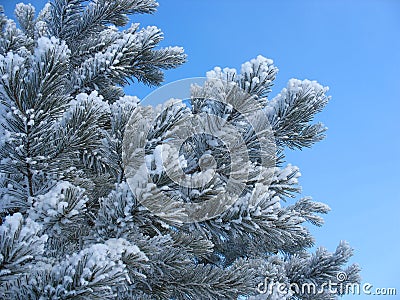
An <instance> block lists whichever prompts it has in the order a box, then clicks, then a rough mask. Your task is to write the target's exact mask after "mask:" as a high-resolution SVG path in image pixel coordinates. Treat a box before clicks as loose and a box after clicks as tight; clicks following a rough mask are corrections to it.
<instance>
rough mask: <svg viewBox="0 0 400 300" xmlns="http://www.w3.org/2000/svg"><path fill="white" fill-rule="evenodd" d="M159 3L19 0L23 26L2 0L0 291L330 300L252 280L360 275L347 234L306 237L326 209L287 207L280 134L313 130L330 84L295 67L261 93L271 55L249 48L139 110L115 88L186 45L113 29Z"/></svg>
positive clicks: (169, 62)
mask: <svg viewBox="0 0 400 300" xmlns="http://www.w3.org/2000/svg"><path fill="white" fill-rule="evenodd" d="M157 6H158V4H157V2H155V1H154V0H117V1H110V0H92V1H82V0H53V1H52V2H51V3H49V4H47V5H46V6H45V7H44V8H43V9H42V10H41V11H40V12H39V13H38V14H36V12H35V8H34V7H33V6H31V5H25V4H18V5H17V7H16V9H15V16H16V18H17V21H18V25H17V24H16V23H15V22H14V21H13V20H10V19H8V18H7V17H6V16H5V15H4V12H3V11H2V10H1V12H0V33H1V35H0V100H1V106H2V107H1V109H0V113H1V125H2V129H1V132H0V134H1V142H0V197H1V202H0V214H1V223H2V224H1V226H0V298H9V299H238V298H240V297H241V298H249V299H336V297H337V296H338V295H339V294H340V293H341V292H342V291H337V293H334V294H333V293H331V292H330V291H328V290H327V289H326V287H325V289H324V290H323V291H322V293H319V294H318V295H315V294H310V293H307V292H304V291H301V290H296V289H289V290H288V291H287V292H288V293H287V294H283V293H279V291H277V290H276V288H272V289H271V290H265V293H263V291H262V289H263V288H265V287H266V283H267V282H268V283H270V282H274V283H280V284H285V285H287V286H290V285H291V284H292V286H293V285H298V286H301V285H302V284H310V283H312V284H315V285H316V286H321V285H323V283H326V282H328V281H331V282H333V283H339V282H342V283H347V282H348V283H355V282H358V281H359V276H358V272H359V268H358V266H357V265H350V266H348V267H346V264H347V263H348V261H349V258H350V257H351V255H352V249H351V248H350V247H349V245H348V244H347V243H345V242H341V243H340V244H339V246H338V247H337V249H336V251H335V252H333V253H329V252H328V251H327V250H326V249H324V248H319V249H318V250H317V251H316V252H315V253H314V254H310V253H309V251H308V249H309V248H310V247H311V246H313V245H314V239H313V237H312V236H311V234H310V232H309V231H308V229H307V227H306V225H305V223H306V222H309V223H311V224H314V225H317V226H320V225H322V224H323V219H322V218H321V217H320V216H319V215H318V214H321V213H322V214H324V213H327V212H328V211H329V207H328V206H327V205H325V204H323V203H319V202H314V201H313V200H312V199H311V198H309V197H307V198H302V199H299V200H297V201H294V203H293V204H291V205H286V206H284V205H283V202H284V201H285V199H289V198H296V197H297V195H298V194H299V192H300V187H299V185H298V178H299V176H300V173H299V169H298V168H297V167H294V166H292V165H286V166H285V165H284V163H285V162H284V161H285V157H284V149H285V147H288V148H291V149H301V148H303V147H311V146H312V145H313V144H314V143H315V142H318V141H320V140H322V139H323V137H324V131H325V127H324V126H323V125H322V124H319V123H316V124H314V123H312V122H313V118H314V115H315V114H316V113H318V112H319V111H321V110H322V109H323V108H324V106H325V105H326V104H327V102H328V100H329V97H327V96H326V92H327V88H324V87H322V86H321V85H319V84H318V83H316V82H311V81H308V80H304V81H299V80H290V81H289V83H288V86H287V87H286V88H284V89H283V90H282V92H281V93H280V94H278V95H277V96H276V97H275V98H273V99H272V100H268V95H269V92H270V90H271V87H272V84H273V81H274V79H275V76H276V74H277V71H278V70H277V68H276V67H275V66H274V65H273V62H272V61H271V60H269V59H266V58H264V57H262V56H259V57H257V58H256V59H253V60H251V61H249V62H246V63H244V64H243V65H242V68H241V72H240V73H238V72H237V71H236V70H234V69H224V70H221V69H220V68H215V69H214V70H212V71H210V72H209V73H208V74H207V80H206V81H205V83H204V85H203V86H193V87H192V91H191V98H190V99H189V100H188V102H187V103H185V102H182V101H171V102H168V103H166V104H165V105H164V106H163V107H162V108H160V109H154V108H152V107H144V106H143V105H141V103H140V100H139V99H138V98H137V97H133V96H128V95H125V93H124V90H123V87H124V86H125V85H127V84H129V83H130V82H134V81H137V82H142V83H144V84H148V85H159V84H160V83H161V82H162V81H163V70H166V69H171V68H175V67H177V66H179V65H181V64H182V63H184V61H185V58H186V56H185V54H184V52H183V49H182V48H180V47H166V48H159V47H158V44H159V42H160V41H161V40H162V39H163V35H162V32H161V31H160V30H159V29H158V28H156V27H147V28H140V25H139V24H131V25H130V27H127V26H126V25H128V23H129V20H130V19H129V16H130V15H134V14H141V13H153V12H155V10H156V8H157ZM121 27H125V28H127V29H125V30H121V29H119V28H121ZM189 125H190V126H192V127H189ZM190 131H191V132H192V134H191V135H190ZM193 133H194V134H193ZM188 136H190V138H187V137H188ZM178 146H180V147H178ZM177 166H179V168H177ZM210 170H211V171H212V172H211V171H210ZM182 182H183V183H187V184H182ZM226 195H228V196H226ZM232 199H233V200H235V201H232ZM207 201H214V202H207ZM204 203H212V205H207V210H206V211H203V210H202V207H203V206H202V204H204ZM193 207H194V210H191V208H193ZM207 213H208V215H207ZM339 273H340V274H342V275H343V276H344V277H345V280H342V279H341V278H338V274H339Z"/></svg>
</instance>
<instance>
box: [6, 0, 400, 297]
mask: <svg viewBox="0 0 400 300" xmlns="http://www.w3.org/2000/svg"><path fill="white" fill-rule="evenodd" d="M17 2H19V1H9V0H7V1H5V0H0V3H1V4H3V5H4V6H5V8H6V14H7V15H9V16H11V14H12V8H13V6H14V5H15V3H17ZM31 3H32V4H34V5H35V6H36V7H37V8H39V7H41V6H42V5H43V3H45V1H42V0H36V1H31ZM399 16H400V1H397V0H375V1H372V0H362V1H361V0H359V1H357V0H352V1H349V0H330V1H328V0H315V1H311V0H304V1H295V0H281V1H265V0H250V1H235V0H230V1H229V0H219V1H211V0H202V1H178V0H168V1H162V0H161V1H160V7H159V10H158V12H157V13H156V14H155V15H152V16H136V17H134V18H133V21H135V22H140V23H142V24H143V25H156V26H158V27H160V28H161V29H162V30H163V32H164V34H165V41H164V42H163V43H162V45H163V46H168V45H179V46H183V47H184V48H185V50H186V53H187V54H188V62H187V63H186V64H185V65H184V66H182V67H180V68H178V69H176V70H171V71H168V72H167V73H166V82H167V83H168V82H172V81H175V80H178V79H183V78H187V77H197V76H204V75H205V72H206V71H208V70H210V69H212V68H213V67H214V66H221V67H226V66H228V67H234V68H237V69H239V68H240V65H241V64H242V63H243V62H245V61H247V60H250V59H251V58H254V57H256V56H257V55H258V54H261V55H263V56H266V57H268V58H271V59H273V60H274V62H275V65H276V66H277V67H278V68H279V69H280V72H279V74H278V78H277V80H276V84H275V87H274V89H273V92H272V94H271V96H274V95H275V94H276V93H278V92H279V91H280V90H281V89H282V88H283V87H284V86H285V85H286V82H287V81H288V80H289V79H290V78H293V77H294V78H299V79H305V78H307V79H311V80H317V81H318V82H320V83H321V84H323V85H327V86H329V87H330V91H329V95H331V96H332V100H331V102H330V104H329V105H328V106H327V107H326V109H325V110H324V111H323V112H322V113H320V114H319V115H318V117H317V120H320V121H322V122H324V123H325V124H326V125H327V126H328V127H329V130H328V133H327V134H328V137H327V139H326V140H324V141H323V142H321V143H319V144H317V145H315V146H314V147H313V148H312V149H306V150H303V151H297V152H289V153H288V155H287V160H288V162H290V163H292V164H294V165H297V166H299V167H300V170H301V173H302V174H303V176H302V178H301V180H300V183H301V185H302V186H303V195H311V196H313V198H314V199H315V200H317V201H322V202H325V203H327V204H329V206H330V207H331V208H332V211H331V212H330V213H329V214H328V215H327V216H326V217H325V220H326V224H325V225H324V226H323V227H321V228H316V229H312V231H313V233H314V235H315V237H316V241H317V245H321V246H325V247H327V248H328V249H329V250H330V251H334V249H335V247H336V245H337V244H338V243H339V241H340V240H342V239H344V240H347V241H348V242H349V243H350V244H351V245H352V246H353V247H354V248H355V255H354V258H353V259H352V261H353V262H358V263H359V264H360V265H361V267H362V269H363V270H362V273H361V274H362V277H363V282H364V283H365V282H368V283H371V284H373V286H374V287H377V288H388V287H396V288H397V293H398V295H397V296H369V297H368V299H400V296H399V294H400V280H399V278H400V259H399V256H398V255H399V249H400V239H399V237H400V234H399V233H398V230H399V228H400V221H399V220H400V215H399V211H400V204H399V202H400V188H399V187H400V182H399V181H400V175H399V174H400V158H399V153H400V139H399V133H400V122H399V119H400V118H399V115H400V74H399V73H400V38H399V34H400V17H399ZM151 90H154V88H153V89H150V88H145V87H143V86H141V85H139V84H135V85H132V86H131V87H129V88H128V89H127V91H128V93H129V94H132V95H137V96H139V97H141V98H144V97H145V96H146V95H147V94H148V93H149V92H150V91H151ZM345 299H364V296H346V297H345Z"/></svg>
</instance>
